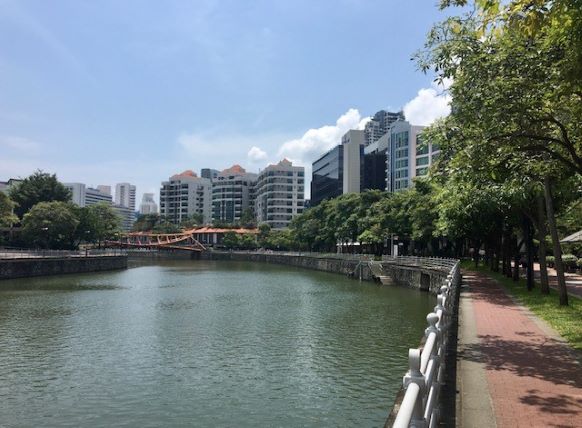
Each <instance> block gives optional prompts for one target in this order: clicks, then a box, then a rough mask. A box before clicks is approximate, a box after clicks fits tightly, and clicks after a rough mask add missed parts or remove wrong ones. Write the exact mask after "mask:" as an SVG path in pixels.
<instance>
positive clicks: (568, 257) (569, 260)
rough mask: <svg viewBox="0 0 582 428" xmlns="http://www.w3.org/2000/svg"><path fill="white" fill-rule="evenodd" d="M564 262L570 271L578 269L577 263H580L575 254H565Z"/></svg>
mask: <svg viewBox="0 0 582 428" xmlns="http://www.w3.org/2000/svg"><path fill="white" fill-rule="evenodd" d="M562 262H563V263H564V267H567V268H568V269H572V268H575V267H576V263H577V262H578V257H576V256H575V255H574V254H564V255H563V256H562Z"/></svg>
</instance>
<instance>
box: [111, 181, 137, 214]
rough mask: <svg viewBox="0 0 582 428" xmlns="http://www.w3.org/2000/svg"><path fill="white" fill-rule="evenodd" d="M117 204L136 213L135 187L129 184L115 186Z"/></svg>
mask: <svg viewBox="0 0 582 428" xmlns="http://www.w3.org/2000/svg"><path fill="white" fill-rule="evenodd" d="M115 203H116V204H117V205H121V206H122V207H127V208H129V209H131V210H132V211H135V186H134V185H132V184H129V183H117V184H116V185H115Z"/></svg>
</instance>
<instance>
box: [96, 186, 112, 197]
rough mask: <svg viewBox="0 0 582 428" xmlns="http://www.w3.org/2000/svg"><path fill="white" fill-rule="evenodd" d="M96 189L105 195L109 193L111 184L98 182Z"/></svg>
mask: <svg viewBox="0 0 582 428" xmlns="http://www.w3.org/2000/svg"><path fill="white" fill-rule="evenodd" d="M97 190H99V191H100V192H101V193H103V194H105V195H111V186H104V185H103V184H100V185H99V186H97Z"/></svg>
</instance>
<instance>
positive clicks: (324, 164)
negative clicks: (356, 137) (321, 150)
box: [311, 144, 386, 206]
mask: <svg viewBox="0 0 582 428" xmlns="http://www.w3.org/2000/svg"><path fill="white" fill-rule="evenodd" d="M385 169H386V164H385V163H384V166H383V168H382V171H383V172H384V170H385ZM343 185H344V146H343V145H341V144H340V145H337V146H335V147H334V148H333V149H331V150H330V151H328V152H327V153H325V154H324V155H322V156H321V157H320V158H319V159H317V160H316V161H315V162H313V164H312V176H311V206H317V205H318V204H319V203H320V202H321V201H323V200H325V199H333V198H335V197H337V196H339V195H341V194H342V192H343Z"/></svg>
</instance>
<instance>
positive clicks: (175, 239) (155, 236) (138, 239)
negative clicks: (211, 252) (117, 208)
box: [106, 229, 206, 252]
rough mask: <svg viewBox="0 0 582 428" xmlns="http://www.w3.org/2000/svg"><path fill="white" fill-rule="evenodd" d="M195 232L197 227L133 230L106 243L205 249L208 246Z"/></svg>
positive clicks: (120, 246)
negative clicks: (169, 230) (166, 231)
mask: <svg viewBox="0 0 582 428" xmlns="http://www.w3.org/2000/svg"><path fill="white" fill-rule="evenodd" d="M195 232H196V229H192V230H185V231H183V232H180V233H151V232H131V233H125V234H123V235H121V236H120V237H119V239H117V240H109V241H106V244H107V246H109V247H118V248H136V249H149V250H184V251H194V252H202V251H205V250H206V247H205V246H204V245H202V244H201V243H200V242H199V241H198V240H197V239H196V238H195V237H194V234H195Z"/></svg>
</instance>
